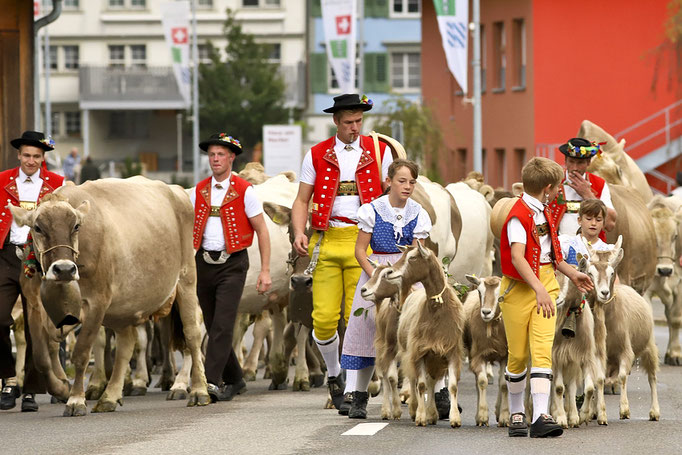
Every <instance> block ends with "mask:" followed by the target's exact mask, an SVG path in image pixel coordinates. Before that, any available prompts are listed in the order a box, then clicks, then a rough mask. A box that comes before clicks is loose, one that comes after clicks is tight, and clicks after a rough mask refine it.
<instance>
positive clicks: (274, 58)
mask: <svg viewBox="0 0 682 455" xmlns="http://www.w3.org/2000/svg"><path fill="white" fill-rule="evenodd" d="M268 60H269V61H270V62H271V63H279V62H280V61H281V60H282V45H281V44H280V43H270V57H269V58H268Z"/></svg>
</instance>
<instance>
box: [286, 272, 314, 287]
mask: <svg viewBox="0 0 682 455" xmlns="http://www.w3.org/2000/svg"><path fill="white" fill-rule="evenodd" d="M312 285H313V277H311V276H307V275H293V276H292V277H291V287H293V288H298V287H301V286H305V287H309V286H312Z"/></svg>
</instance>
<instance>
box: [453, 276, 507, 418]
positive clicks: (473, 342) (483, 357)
mask: <svg viewBox="0 0 682 455" xmlns="http://www.w3.org/2000/svg"><path fill="white" fill-rule="evenodd" d="M466 278H467V280H469V282H470V283H471V284H473V285H474V286H476V289H475V291H471V292H469V294H468V295H467V297H466V299H465V301H464V313H465V321H466V322H465V326H464V346H465V348H466V350H467V353H468V355H469V369H470V370H471V372H472V373H474V377H475V378H476V391H477V392H478V406H477V410H476V425H477V426H488V403H487V400H486V389H487V387H488V375H487V371H486V370H487V365H488V364H489V363H493V362H497V363H499V365H500V372H499V375H498V381H499V391H498V393H497V402H496V404H495V418H496V419H497V426H498V427H506V426H508V425H509V403H508V401H507V393H508V391H507V382H506V381H505V380H504V369H505V367H506V366H507V337H506V334H505V331H504V323H503V322H502V319H501V316H502V313H501V311H500V306H499V302H498V298H499V296H500V282H501V281H502V279H501V278H500V277H497V276H490V277H487V278H485V279H483V280H480V279H479V278H477V277H475V276H473V275H466Z"/></svg>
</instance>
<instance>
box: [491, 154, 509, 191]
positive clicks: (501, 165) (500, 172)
mask: <svg viewBox="0 0 682 455" xmlns="http://www.w3.org/2000/svg"><path fill="white" fill-rule="evenodd" d="M506 159H507V157H506V154H505V151H504V149H495V161H496V163H495V177H494V179H493V181H492V183H493V184H494V185H496V186H502V187H503V188H507V178H506V177H507V176H506V175H505V172H504V171H505V169H506V168H507V161H506Z"/></svg>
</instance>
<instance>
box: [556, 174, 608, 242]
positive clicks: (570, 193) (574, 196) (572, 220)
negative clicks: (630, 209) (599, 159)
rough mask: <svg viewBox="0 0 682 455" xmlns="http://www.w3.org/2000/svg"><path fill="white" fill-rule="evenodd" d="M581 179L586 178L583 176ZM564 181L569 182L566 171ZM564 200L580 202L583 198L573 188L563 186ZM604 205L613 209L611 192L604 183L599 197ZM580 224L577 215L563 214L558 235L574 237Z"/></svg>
mask: <svg viewBox="0 0 682 455" xmlns="http://www.w3.org/2000/svg"><path fill="white" fill-rule="evenodd" d="M583 177H585V178H586V177H587V176H586V175H584V176H583ZM566 180H567V181H569V180H570V179H569V177H568V171H566ZM564 199H566V200H567V201H582V200H583V198H582V196H580V195H579V194H578V193H577V192H576V191H575V190H574V189H573V188H571V187H570V186H568V185H566V184H564ZM599 199H601V201H602V202H603V203H604V205H605V206H606V207H607V208H610V209H612V208H613V202H611V191H610V190H609V185H608V184H606V183H604V189H603V190H602V192H601V197H600V198H599ZM579 227H580V224H579V223H578V214H577V213H568V212H566V213H564V216H563V217H562V218H561V223H559V234H566V235H575V233H576V232H578V228H579Z"/></svg>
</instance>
